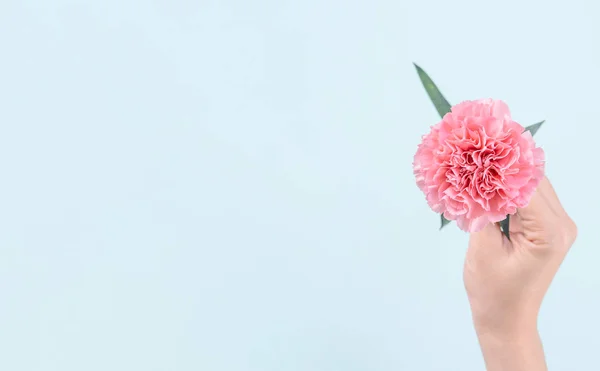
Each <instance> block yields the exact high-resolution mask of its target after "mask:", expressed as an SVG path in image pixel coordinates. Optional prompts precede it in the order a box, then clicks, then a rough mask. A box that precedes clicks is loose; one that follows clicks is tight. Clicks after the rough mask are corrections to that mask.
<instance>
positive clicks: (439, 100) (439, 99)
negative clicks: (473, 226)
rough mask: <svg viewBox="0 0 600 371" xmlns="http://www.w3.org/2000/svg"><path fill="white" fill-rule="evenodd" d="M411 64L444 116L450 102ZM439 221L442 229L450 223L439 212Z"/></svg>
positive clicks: (424, 74)
mask: <svg viewBox="0 0 600 371" xmlns="http://www.w3.org/2000/svg"><path fill="white" fill-rule="evenodd" d="M413 64H414V66H415V68H416V69H417V74H418V75H419V78H420V79H421V83H422V84H423V87H424V88H425V91H426V92H427V95H429V99H431V102H432V103H433V105H434V106H435V109H436V110H437V111H438V114H439V115H440V117H444V115H445V114H446V113H448V112H450V110H451V109H452V106H451V105H450V103H448V101H447V100H446V98H444V96H443V95H442V93H441V92H440V90H439V89H438V87H437V86H436V85H435V83H434V82H433V80H431V77H429V75H428V74H427V72H425V71H424V70H423V69H422V68H421V67H419V66H418V65H417V64H416V63H413ZM440 221H441V223H440V229H442V228H444V227H445V226H447V225H448V224H450V220H448V219H446V218H444V214H440Z"/></svg>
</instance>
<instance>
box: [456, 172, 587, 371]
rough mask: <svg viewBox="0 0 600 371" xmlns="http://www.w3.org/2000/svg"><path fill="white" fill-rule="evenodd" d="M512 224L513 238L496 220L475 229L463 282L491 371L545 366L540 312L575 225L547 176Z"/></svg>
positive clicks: (529, 370) (574, 230)
mask: <svg viewBox="0 0 600 371" xmlns="http://www.w3.org/2000/svg"><path fill="white" fill-rule="evenodd" d="M509 230H510V240H509V239H508V238H506V236H504V235H503V234H502V233H501V231H500V228H499V227H498V226H497V225H493V224H490V225H488V226H487V227H486V228H484V230H482V231H481V232H478V233H473V234H472V235H471V238H470V241H469V248H468V251H467V256H466V260H465V267H464V282H465V288H466V290H467V295H468V297H469V302H470V304H471V311H472V314H473V320H474V323H475V329H476V331H477V334H478V336H479V341H480V344H481V346H482V350H483V353H484V358H485V360H486V364H487V366H488V371H492V370H511V371H517V370H528V371H534V370H535V371H537V370H545V369H546V366H545V362H544V354H543V350H542V346H541V342H540V340H539V337H538V334H537V316H538V313H539V310H540V306H541V304H542V300H543V298H544V296H545V294H546V292H547V291H548V288H549V286H550V283H551V282H552V279H553V278H554V275H555V274H556V272H557V270H558V268H559V267H560V265H561V263H562V261H563V259H564V258H565V256H566V254H567V252H568V251H569V248H570V247H571V245H572V244H573V242H574V241H575V237H576V235H577V228H576V226H575V224H574V223H573V221H572V220H571V218H570V217H569V216H568V215H567V213H566V212H565V210H564V209H563V208H562V206H561V204H560V202H559V200H558V197H557V196H556V193H555V192H554V189H553V188H552V185H551V184H550V182H549V181H548V179H547V178H544V179H543V180H542V181H541V182H540V184H539V186H538V188H537V190H536V192H535V194H534V195H533V197H532V199H531V201H530V203H529V205H528V206H527V207H526V208H524V209H520V210H518V211H517V213H516V214H515V215H512V216H511V218H510V226H509ZM511 352H512V353H511ZM540 358H541V359H540ZM507 362H508V363H507Z"/></svg>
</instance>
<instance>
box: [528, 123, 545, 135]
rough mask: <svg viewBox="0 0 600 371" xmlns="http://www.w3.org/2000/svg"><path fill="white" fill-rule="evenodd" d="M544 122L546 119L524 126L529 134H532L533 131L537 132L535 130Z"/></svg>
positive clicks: (533, 133)
mask: <svg viewBox="0 0 600 371" xmlns="http://www.w3.org/2000/svg"><path fill="white" fill-rule="evenodd" d="M544 122H546V120H543V121H540V122H538V123H537V124H533V125H529V126H528V127H526V128H525V131H530V132H531V135H532V136H534V135H535V133H537V131H538V130H539V128H540V127H541V126H542V124H543V123H544Z"/></svg>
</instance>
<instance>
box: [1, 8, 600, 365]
mask: <svg viewBox="0 0 600 371" xmlns="http://www.w3.org/2000/svg"><path fill="white" fill-rule="evenodd" d="M599 17H600V7H599V5H598V2H597V1H593V0H588V1H585V0H571V1H568V2H566V1H557V2H552V1H544V0H539V1H525V2H521V1H517V0H506V1H495V2H483V1H479V0H453V1H446V0H437V1H424V0H423V1H407V0H396V1H391V0H372V1H340V0H330V1H324V0H295V1H292V0H256V1H243V0H237V1H236V0H220V1H218V0H199V1H197V0H196V1H192V0H187V1H184V0H153V1H150V0H147V1H142V0H95V1H83V0H80V1H75V0H71V1H69V0H37V1H36V0H2V1H0V51H1V55H0V128H1V132H0V174H1V176H2V180H1V182H0V369H2V370H6V371H25V370H27V371H29V370H32V371H37V370H40V371H42V370H43V371H54V370H56V371H83V370H85V371H96V370H97V371H106V370H111V371H120V370H124V371H125V370H127V371H130V370H144V371H146V370H167V371H171V370H172V371H178V370H186V371H187V370H201V371H338V370H340V371H341V370H344V371H354V370H369V371H380V370H381V371H384V370H385V371H391V370H408V371H413V370H414V371H418V370H457V371H468V370H483V369H484V365H483V362H482V359H481V356H480V351H479V348H478V344H477V339H476V337H475V334H474V331H473V329H472V325H471V320H470V312H469V307H468V303H467V298H466V295H465V293H464V289H463V283H462V264H463V258H464V253H465V249H466V244H467V239H468V236H467V234H465V233H463V232H461V231H459V230H458V229H457V227H456V226H455V225H451V226H449V227H448V228H446V229H444V230H443V231H438V222H439V220H438V216H437V215H436V214H434V213H433V212H432V211H431V210H430V209H429V208H428V207H427V205H426V203H425V200H424V197H423V195H422V194H421V193H420V191H419V190H418V189H417V187H416V185H415V183H414V177H413V175H412V156H413V154H414V152H415V150H416V145H417V144H418V143H419V141H420V137H421V135H422V134H425V133H426V132H427V131H428V129H429V126H430V125H432V124H435V123H436V122H437V120H438V117H437V113H436V111H435V110H434V108H433V106H432V104H431V103H430V101H429V100H428V98H427V96H426V95H425V91H424V89H423V88H422V86H421V85H420V82H419V80H418V78H417V75H416V73H415V70H414V67H413V65H412V62H417V63H418V64H420V65H421V66H422V67H423V68H424V69H425V70H426V71H427V72H428V73H429V74H430V75H431V76H432V78H433V79H434V81H435V82H436V83H437V84H438V85H439V87H440V88H441V90H442V91H443V93H444V94H445V95H446V97H447V98H448V100H450V102H451V103H457V102H458V101H460V100H464V99H476V98H484V97H491V98H496V99H503V100H505V101H506V102H507V103H508V104H509V106H510V107H511V110H512V112H513V116H514V118H515V119H516V120H517V121H518V122H521V123H522V124H523V125H529V124H532V123H535V122H537V121H539V120H542V119H546V120H547V122H546V124H545V126H543V127H542V128H541V129H540V131H539V132H538V134H537V135H536V140H537V142H538V143H539V144H540V145H541V146H543V148H544V149H545V151H546V155H547V161H548V162H547V173H548V176H549V178H550V179H551V180H552V182H553V183H554V185H555V188H556V190H557V192H558V193H559V196H560V197H561V199H562V201H563V203H564V206H565V208H566V209H567V210H568V211H569V212H570V214H571V215H572V217H573V219H574V220H575V221H576V222H577V224H578V226H579V232H580V235H579V239H578V241H577V243H576V245H575V246H574V248H573V250H572V251H571V253H570V255H569V257H568V259H567V260H566V261H565V263H564V264H563V266H562V268H561V271H560V272H559V274H558V276H557V277H556V279H555V281H554V284H553V286H552V288H551V291H550V292H549V294H548V296H547V299H546V301H545V303H544V307H543V311H542V313H541V319H540V330H541V333H542V336H543V340H544V344H545V348H546V351H547V358H548V362H549V365H550V368H551V369H552V370H569V371H570V370H583V369H586V370H591V369H600V360H598V353H597V351H598V349H599V348H600V337H598V333H599V332H600V319H599V316H598V313H600V273H599V271H598V263H599V261H600V250H599V247H600V241H599V237H598V221H597V210H598V206H599V205H600V196H599V195H598V192H599V191H598V182H599V180H600V178H599V177H598V168H597V166H598V165H597V161H596V156H597V153H598V136H599V135H600V123H599V121H598V101H599V93H598V85H599V84H600V72H599V71H600V68H599V66H600V52H599V51H598V50H599V45H600V42H599V41H600V26H599V25H598V22H597V20H598V18H599Z"/></svg>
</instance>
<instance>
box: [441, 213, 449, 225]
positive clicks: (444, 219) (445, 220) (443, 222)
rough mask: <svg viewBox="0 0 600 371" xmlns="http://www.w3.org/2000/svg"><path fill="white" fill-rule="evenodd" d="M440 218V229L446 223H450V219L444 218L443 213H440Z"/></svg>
mask: <svg viewBox="0 0 600 371" xmlns="http://www.w3.org/2000/svg"><path fill="white" fill-rule="evenodd" d="M440 220H441V225H440V229H442V228H444V227H445V226H447V225H448V224H450V220H448V219H446V218H444V214H440Z"/></svg>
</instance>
